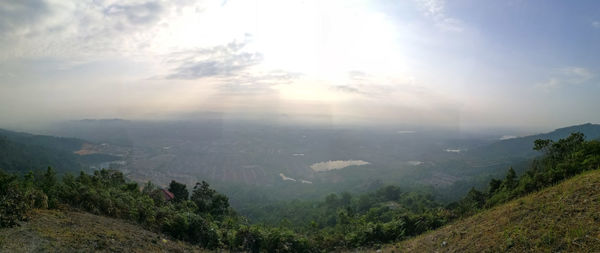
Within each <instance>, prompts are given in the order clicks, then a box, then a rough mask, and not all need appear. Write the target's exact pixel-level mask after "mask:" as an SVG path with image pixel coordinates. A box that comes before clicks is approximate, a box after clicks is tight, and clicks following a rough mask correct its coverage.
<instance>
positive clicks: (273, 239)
mask: <svg viewBox="0 0 600 253" xmlns="http://www.w3.org/2000/svg"><path fill="white" fill-rule="evenodd" d="M533 144H534V145H533V146H534V149H535V150H537V151H539V152H541V156H539V157H538V158H536V159H534V160H533V161H532V162H531V164H530V166H529V167H528V169H527V170H526V171H525V172H524V173H522V174H521V175H520V176H519V175H517V173H516V172H515V170H513V169H512V168H510V169H508V172H507V173H506V176H505V177H504V178H502V179H493V180H491V181H490V182H489V186H488V188H487V189H480V190H477V189H475V188H473V189H471V190H470V191H469V192H468V194H467V195H466V196H464V197H463V198H462V199H461V200H459V201H457V202H453V203H450V204H442V203H439V202H437V201H436V200H435V198H434V197H433V196H432V195H431V194H428V193H425V192H405V191H402V190H401V188H399V187H398V186H394V185H388V186H384V187H381V188H379V189H378V190H376V191H373V192H369V193H364V194H354V195H353V194H350V193H347V192H344V193H339V194H330V195H328V196H327V197H326V198H325V199H323V200H321V201H290V202H285V203H280V204H277V205H271V206H269V205H265V206H256V207H254V208H253V209H252V210H250V213H253V215H249V217H243V216H241V215H239V214H237V213H236V211H235V210H234V209H233V208H231V207H230V205H229V199H228V197H227V196H225V195H223V194H221V193H219V192H217V191H215V190H214V189H213V188H211V186H210V185H209V184H208V183H206V182H198V183H196V184H195V186H193V187H191V188H189V189H188V187H187V185H185V184H182V183H179V182H177V181H171V183H170V184H169V187H168V191H169V192H171V193H173V198H172V199H171V198H170V196H167V195H165V194H164V191H163V190H162V189H160V188H159V187H157V186H156V185H154V184H153V183H152V182H147V183H146V184H144V185H139V184H138V183H136V182H133V181H131V180H129V179H127V178H126V177H125V176H124V175H123V173H121V172H119V171H116V170H106V169H102V170H97V171H94V173H93V174H87V173H85V172H80V173H79V174H78V175H73V174H70V173H66V174H64V175H62V176H58V175H57V173H56V171H55V170H54V169H53V168H52V167H48V169H47V170H46V171H41V172H34V171H31V172H29V173H26V174H23V175H19V174H11V173H8V172H5V171H0V227H12V226H17V225H18V224H19V222H21V221H26V220H27V219H28V218H29V212H30V210H32V209H36V208H37V209H74V210H83V211H87V212H90V213H93V214H98V215H104V216H109V217H114V218H119V219H124V220H128V221H131V222H135V223H138V224H140V225H141V226H143V227H145V228H147V229H150V230H153V231H158V232H161V233H163V234H166V235H168V236H170V237H172V238H174V239H178V240H183V241H187V242H190V243H193V244H197V245H200V246H201V247H204V248H207V249H228V250H233V251H250V252H264V251H267V252H321V251H332V250H339V249H349V248H370V247H377V246H378V245H382V244H385V243H390V242H396V241H400V240H403V239H406V238H409V237H412V236H415V235H419V234H422V233H424V232H426V231H429V230H432V229H436V228H438V227H440V226H443V225H445V224H448V223H449V222H452V221H453V220H456V219H459V218H461V217H466V216H470V215H473V214H475V213H477V212H480V211H481V210H484V209H487V208H490V207H493V206H495V205H498V204H500V203H504V202H507V201H509V200H512V199H515V198H517V197H519V196H523V195H526V194H528V193H531V192H534V191H537V190H540V189H542V188H544V187H547V186H550V185H553V184H556V183H558V182H560V181H562V180H564V179H567V178H570V177H572V176H574V175H577V174H580V173H582V172H584V171H588V170H594V169H599V168H600V141H598V140H586V139H585V136H584V135H583V134H581V133H573V134H571V135H570V136H569V137H567V138H564V139H560V140H558V141H552V140H549V139H538V140H535V142H534V143H533ZM265 213H269V214H270V215H265ZM253 217H262V218H253Z"/></svg>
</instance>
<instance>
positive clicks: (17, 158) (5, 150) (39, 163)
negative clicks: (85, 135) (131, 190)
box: [0, 129, 121, 173]
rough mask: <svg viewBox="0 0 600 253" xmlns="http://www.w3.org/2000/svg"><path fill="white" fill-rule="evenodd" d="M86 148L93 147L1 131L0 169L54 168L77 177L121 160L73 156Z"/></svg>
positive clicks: (105, 156) (69, 140) (95, 155)
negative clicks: (103, 164)
mask: <svg viewBox="0 0 600 253" xmlns="http://www.w3.org/2000/svg"><path fill="white" fill-rule="evenodd" d="M84 145H91V144H89V142H87V141H84V140H81V139H76V138H63V137H54V136H46V135H33V134H27V133H20V132H13V131H8V130H3V129H0V169H3V170H5V171H9V172H17V173H23V172H28V171H30V170H34V171H35V170H44V169H46V167H48V166H52V167H54V168H56V169H57V171H59V172H60V173H64V172H68V171H70V172H75V173H77V172H79V171H80V170H81V169H85V168H87V167H89V166H90V165H95V164H99V163H102V162H107V161H114V160H119V159H121V158H120V157H117V156H113V155H109V154H102V153H93V154H85V155H79V154H75V153H74V152H75V151H77V150H80V149H81V148H82V147H83V146H84Z"/></svg>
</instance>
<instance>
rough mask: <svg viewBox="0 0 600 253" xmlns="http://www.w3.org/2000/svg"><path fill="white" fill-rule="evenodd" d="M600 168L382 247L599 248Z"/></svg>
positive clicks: (461, 249)
mask: <svg viewBox="0 0 600 253" xmlns="http://www.w3.org/2000/svg"><path fill="white" fill-rule="evenodd" d="M598 210H600V171H590V172H587V173H584V174H581V175H579V176H576V177H574V178H571V179H569V180H567V181H565V182H563V183H560V184H558V185H556V186H553V187H550V188H546V189H544V190H542V191H540V192H536V193H533V194H530V195H528V196H525V197H523V198H519V199H516V200H513V201H511V202H508V203H506V204H503V205H500V206H497V207H494V208H492V209H490V210H487V211H484V212H481V213H479V214H476V215H474V216H471V217H468V218H465V219H463V220H459V221H456V222H454V223H452V224H450V225H447V226H445V227H442V228H440V229H437V230H434V231H431V232H429V233H426V234H423V235H420V236H417V237H416V238H413V239H410V240H407V241H403V242H400V243H398V244H397V245H396V246H395V247H389V248H387V249H386V251H390V252H391V251H398V250H399V251H401V252H404V251H406V252H498V251H510V252H558V251H561V252H599V251H600V213H599V212H598Z"/></svg>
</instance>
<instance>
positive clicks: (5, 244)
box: [0, 210, 203, 252]
mask: <svg viewBox="0 0 600 253" xmlns="http://www.w3.org/2000/svg"><path fill="white" fill-rule="evenodd" d="M0 252H203V250H201V249H200V248H199V247H197V246H192V245H190V244H187V243H184V242H181V241H173V240H171V239H170V238H168V237H165V236H164V235H161V234H157V233H154V232H150V231H148V230H145V229H143V228H141V227H139V226H137V225H133V224H130V223H128V222H126V221H123V220H118V219H112V218H107V217H104V216H97V215H93V214H90V213H83V212H74V211H59V210H34V211H33V215H32V218H31V220H29V221H28V222H25V223H23V224H21V226H18V227H14V228H7V229H2V230H0Z"/></svg>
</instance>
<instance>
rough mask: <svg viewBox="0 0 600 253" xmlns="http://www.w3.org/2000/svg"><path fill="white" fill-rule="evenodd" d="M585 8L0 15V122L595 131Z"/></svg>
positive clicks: (218, 7)
mask: <svg viewBox="0 0 600 253" xmlns="http://www.w3.org/2000/svg"><path fill="white" fill-rule="evenodd" d="M599 73H600V2H599V1H595V0H590V1H584V0H581V1H549V0H539V1H533V0H532V1H525V0H506V1H483V0H472V1H467V0H454V1H444V0H404V1H349V0H343V1H309V0H305V1H282V0H274V1H263V0H246V1H234V0H230V1H193V0H177V1H158V0H146V1H112V0H94V1H84V0H72V1H67V0H14V1H13V0H1V1H0V122H3V123H4V124H8V123H14V124H17V123H23V122H34V121H38V120H39V121H44V120H51V119H60V120H62V119H79V118H116V117H119V118H133V119H143V118H160V117H165V116H170V115H185V114H186V113H192V112H204V111H210V112H224V113H231V114H246V115H250V117H251V116H252V115H257V114H275V115H292V116H294V115H300V116H303V117H312V116H315V117H317V118H319V117H321V118H325V119H326V120H327V121H330V122H340V123H343V122H387V123H389V122H399V123H408V124H434V125H456V126H461V127H485V126H513V127H530V128H531V127H541V128H546V129H549V128H553V127H558V126H564V125H569V124H576V123H583V122H595V123H598V122H600V113H598V109H600V83H599V80H600V78H599V77H598V75H599Z"/></svg>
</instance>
